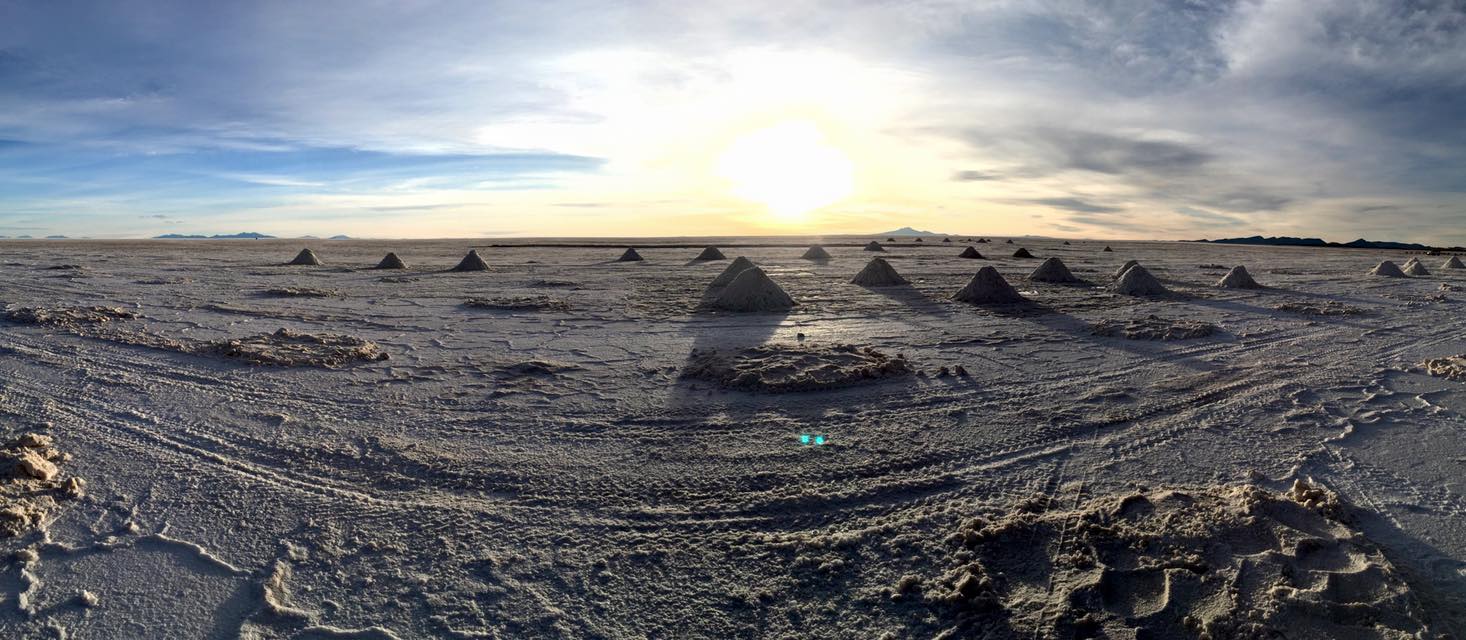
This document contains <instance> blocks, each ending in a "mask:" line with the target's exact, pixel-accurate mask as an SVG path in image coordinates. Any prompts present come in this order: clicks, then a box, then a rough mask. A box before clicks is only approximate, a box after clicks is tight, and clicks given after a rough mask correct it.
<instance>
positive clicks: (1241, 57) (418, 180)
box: [0, 0, 1466, 245]
mask: <svg viewBox="0 0 1466 640" xmlns="http://www.w3.org/2000/svg"><path fill="white" fill-rule="evenodd" d="M1463 116H1466V4H1463V3H1462V2H1460V1H1459V0H1442V1H1437V2H1430V1H1408V0H1350V1H1343V0H1244V1H1237V2H1226V1H1223V0H1217V1H1202V0H1195V1H1191V0H1169V1H1162V0H1136V1H1133V2H1132V1H1124V0H1113V1H1108V2H1107V1H1095V2H1077V1H1066V2H1049V1H1044V0H1011V1H1010V0H994V1H991V2H977V1H966V2H959V1H949V0H914V1H899V0H892V1H884V2H845V1H838V2H837V1H824V0H811V1H807V2H806V1H797V0H767V1H766V0H740V1H739V2H558V1H554V0H542V1H536V2H524V1H517V2H494V1H488V0H479V1H463V2H431V1H426V0H393V1H372V0H353V1H349V2H344V1H343V2H335V1H330V0H321V1H311V2H297V1H280V2H270V1H258V2H250V1H241V2H231V3H216V2H195V1H192V0H190V1H179V2H167V1H150V2H139V1H129V0H110V1H106V2H101V1H99V2H69V1H66V0H34V1H19V0H0V235H6V236H11V237H14V236H17V235H33V236H43V235H53V234H64V235H69V236H87V237H147V236H153V235H158V234H163V233H204V234H214V233H234V232H240V231H258V232H264V233H270V234H273V235H281V236H294V235H304V234H314V235H335V234H347V235H351V236H355V237H484V236H501V237H523V236H682V235H746V234H760V235H761V234H785V233H877V232H881V231H885V230H889V229H892V228H896V227H900V226H912V227H916V228H921V229H932V230H935V231H939V232H945V233H954V234H962V235H997V236H1003V235H1020V234H1036V235H1049V236H1061V237H1076V238H1081V237H1090V238H1157V239H1186V238H1217V237H1232V236H1242V235H1253V234H1262V235H1294V236H1309V237H1323V238H1325V239H1329V240H1338V241H1347V240H1352V239H1354V238H1358V237H1366V238H1370V239H1387V240H1402V241H1416V242H1425V243H1431V244H1462V245H1466V117H1463Z"/></svg>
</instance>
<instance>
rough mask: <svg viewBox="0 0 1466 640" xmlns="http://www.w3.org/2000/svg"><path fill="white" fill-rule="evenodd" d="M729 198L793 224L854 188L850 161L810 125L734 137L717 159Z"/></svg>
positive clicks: (788, 125) (777, 127) (789, 125)
mask: <svg viewBox="0 0 1466 640" xmlns="http://www.w3.org/2000/svg"><path fill="white" fill-rule="evenodd" d="M718 173H719V175H720V176H721V177H723V178H724V179H726V180H727V181H728V182H729V183H730V185H731V187H732V192H733V195H735V196H738V197H739V198H743V199H745V200H749V201H752V202H757V203H759V204H762V205H763V206H765V207H767V208H768V210H769V213H771V214H773V215H774V216H776V217H778V218H779V219H781V220H784V221H797V220H800V219H802V218H803V217H804V215H805V214H807V213H809V212H810V211H813V210H815V209H818V208H820V207H824V206H828V205H830V204H834V203H835V202H838V201H840V200H841V199H844V198H845V197H847V196H849V195H850V193H851V191H852V190H853V189H854V187H855V178H854V167H853V166H852V164H851V162H850V159H849V158H848V157H846V155H845V154H844V153H843V152H841V151H840V149H838V148H836V147H834V146H833V145H831V144H830V143H829V142H827V141H826V139H825V135H824V133H823V132H822V131H820V129H819V127H817V126H815V125H814V124H813V123H810V122H785V123H781V124H777V125H774V126H771V127H768V128H765V129H760V130H758V131H754V132H752V133H749V134H747V135H744V136H743V137H741V138H739V139H737V140H736V141H734V142H733V144H732V145H730V146H729V147H728V149H727V150H726V151H724V152H723V155H722V156H721V157H720V158H719V160H718Z"/></svg>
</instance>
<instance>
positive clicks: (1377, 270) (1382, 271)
mask: <svg viewBox="0 0 1466 640" xmlns="http://www.w3.org/2000/svg"><path fill="white" fill-rule="evenodd" d="M1369 274H1370V275H1373V276H1384V277H1386V278H1403V277H1405V272H1404V271H1401V270H1400V267H1398V266H1396V265H1395V263H1393V262H1390V261H1389V260H1385V261H1384V262H1381V263H1379V264H1377V265H1375V267H1374V269H1373V270H1371V271H1370V272H1369Z"/></svg>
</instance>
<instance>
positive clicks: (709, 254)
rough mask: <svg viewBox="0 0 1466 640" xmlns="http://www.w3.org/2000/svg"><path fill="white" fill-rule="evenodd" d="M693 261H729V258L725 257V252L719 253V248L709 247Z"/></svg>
mask: <svg viewBox="0 0 1466 640" xmlns="http://www.w3.org/2000/svg"><path fill="white" fill-rule="evenodd" d="M693 259H694V260H727V259H728V258H727V256H724V255H723V252H722V251H719V250H718V248H717V247H708V248H706V249H703V250H702V253H699V254H697V257H696V258H693Z"/></svg>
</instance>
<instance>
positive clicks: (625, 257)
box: [616, 247, 642, 262]
mask: <svg viewBox="0 0 1466 640" xmlns="http://www.w3.org/2000/svg"><path fill="white" fill-rule="evenodd" d="M641 261H642V257H641V254H639V253H637V252H636V249H634V248H631V247H627V248H626V251H624V252H622V253H621V257H619V258H616V262H641Z"/></svg>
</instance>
